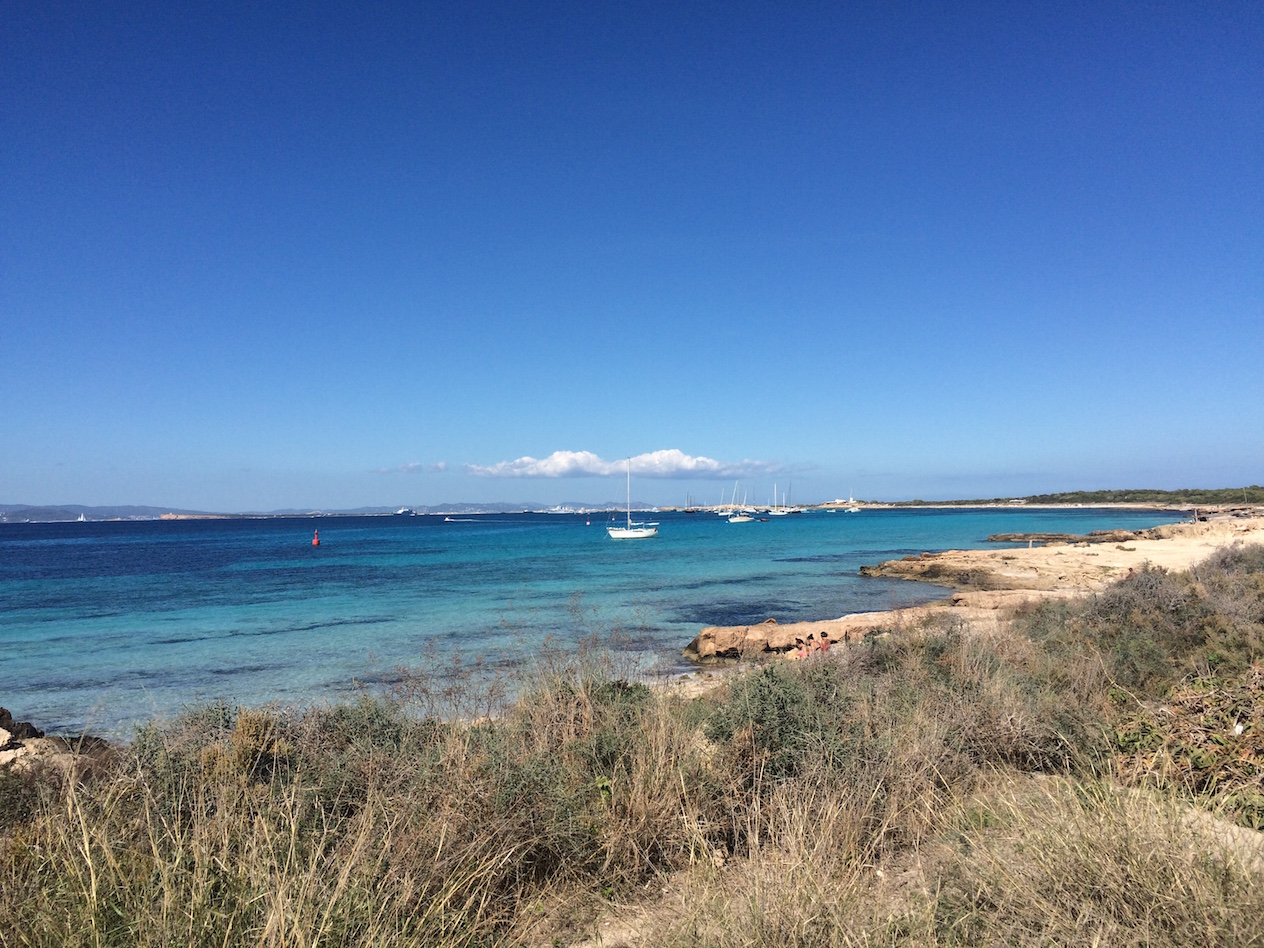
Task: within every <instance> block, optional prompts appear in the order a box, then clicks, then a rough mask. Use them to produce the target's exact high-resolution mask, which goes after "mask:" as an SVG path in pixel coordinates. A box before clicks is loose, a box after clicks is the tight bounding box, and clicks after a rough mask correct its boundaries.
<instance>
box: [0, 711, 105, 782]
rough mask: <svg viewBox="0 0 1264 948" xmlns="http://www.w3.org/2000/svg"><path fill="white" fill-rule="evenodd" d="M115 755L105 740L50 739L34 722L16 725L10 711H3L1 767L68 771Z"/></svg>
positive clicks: (0, 715) (0, 717)
mask: <svg viewBox="0 0 1264 948" xmlns="http://www.w3.org/2000/svg"><path fill="white" fill-rule="evenodd" d="M110 751H111V746H110V743H109V742H108V741H106V740H104V739H103V738H100V737H93V736H91V735H90V734H83V735H80V736H79V737H59V736H48V735H46V734H45V733H44V732H43V731H41V730H40V729H39V728H37V727H36V726H35V725H34V724H32V723H31V722H30V721H15V720H14V719H13V715H12V714H11V713H10V712H9V709H8V708H0V767H9V768H12V769H13V770H15V771H17V772H22V771H26V770H29V769H31V768H33V767H36V766H42V765H52V766H54V767H57V768H58V769H61V770H64V771H71V770H74V769H76V768H77V767H78V766H79V765H80V764H81V763H85V762H93V761H97V760H100V759H101V758H102V757H103V756H105V755H106V754H108V753H109V752H110Z"/></svg>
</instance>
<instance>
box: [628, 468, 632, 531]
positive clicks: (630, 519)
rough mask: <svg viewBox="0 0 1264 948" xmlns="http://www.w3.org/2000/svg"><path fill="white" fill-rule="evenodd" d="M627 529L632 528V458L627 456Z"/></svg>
mask: <svg viewBox="0 0 1264 948" xmlns="http://www.w3.org/2000/svg"><path fill="white" fill-rule="evenodd" d="M628 529H629V530H631V529H632V459H631V458H628Z"/></svg>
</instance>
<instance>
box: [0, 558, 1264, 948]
mask: <svg viewBox="0 0 1264 948" xmlns="http://www.w3.org/2000/svg"><path fill="white" fill-rule="evenodd" d="M1262 661H1264V547H1260V546H1240V545H1239V546H1236V547H1231V548H1227V549H1225V550H1223V551H1221V552H1220V553H1218V554H1216V555H1215V556H1213V557H1212V558H1210V559H1209V560H1207V561H1205V562H1203V563H1201V564H1200V565H1198V566H1197V567H1196V568H1194V569H1193V570H1191V571H1189V572H1188V573H1179V574H1178V573H1169V572H1165V571H1163V570H1160V569H1156V568H1146V569H1142V570H1139V571H1137V572H1135V573H1134V574H1133V575H1131V576H1129V577H1128V578H1126V579H1123V580H1121V581H1119V582H1117V583H1115V584H1113V585H1111V586H1109V587H1108V588H1106V589H1105V590H1104V591H1103V592H1101V593H1099V594H1097V595H1095V596H1092V597H1089V598H1086V599H1082V600H1065V599H1064V600H1056V601H1046V602H1043V603H1040V604H1038V605H1035V606H1031V607H1028V608H1026V609H1024V610H1023V611H1021V612H1020V613H1019V614H1017V615H1016V616H1015V617H1014V618H1013V620H1012V621H1011V622H1009V623H1007V624H1003V625H1002V626H1001V627H1000V628H999V630H997V629H993V630H990V631H986V632H983V631H980V630H978V629H972V628H970V627H969V626H967V625H965V624H964V623H962V622H961V621H960V620H959V619H955V618H954V617H953V616H952V615H951V614H950V613H949V614H944V613H939V614H936V615H935V616H933V617H932V618H929V619H927V620H926V621H924V622H921V623H918V624H915V625H905V626H900V625H896V626H893V627H892V628H890V629H887V630H884V631H883V632H881V633H879V634H877V635H873V636H871V637H870V638H869V639H868V640H867V641H865V642H864V643H862V644H858V645H852V646H848V647H837V648H835V649H833V650H831V652H829V653H828V654H824V655H817V656H813V657H811V658H810V659H808V660H806V661H802V662H790V661H785V660H774V661H770V662H769V663H767V664H763V665H758V666H754V667H751V668H748V669H745V670H743V671H741V672H738V673H735V674H733V675H731V676H729V677H727V678H724V679H723V680H722V681H720V683H719V684H718V685H717V686H716V687H715V688H712V689H710V690H709V691H705V692H703V693H701V694H696V693H693V692H690V691H687V690H684V689H682V688H680V687H676V686H671V685H664V686H663V687H650V686H647V685H646V684H644V683H641V682H640V681H637V680H636V678H635V676H634V675H633V674H632V673H631V670H630V669H629V668H627V667H624V666H623V665H621V664H620V662H621V658H620V653H618V652H617V651H603V650H602V649H600V648H597V647H592V648H585V649H582V650H580V651H579V652H577V653H558V654H551V655H548V656H545V657H544V658H543V659H542V660H541V662H540V664H539V665H538V666H537V667H536V668H534V669H532V670H531V672H530V673H529V674H526V675H525V676H524V677H523V678H522V680H514V681H508V682H506V681H498V682H490V683H489V682H486V681H484V680H482V679H480V678H479V677H478V676H471V675H462V674H460V673H458V674H457V676H456V678H455V679H453V678H452V677H451V676H449V675H447V674H446V673H444V672H441V671H440V670H438V669H436V668H434V667H427V668H418V669H411V670H408V671H407V673H406V674H404V675H402V676H401V678H400V680H399V682H398V683H397V685H396V687H395V689H394V690H393V691H392V692H391V693H390V694H381V695H368V694H366V695H363V696H362V697H360V699H359V700H357V701H354V702H350V703H347V704H343V705H338V706H333V707H315V708H307V709H291V708H253V709H239V708H233V707H229V706H225V705H208V706H203V707H200V708H197V709H193V710H190V711H188V712H186V713H185V714H184V715H182V716H181V717H179V718H178V719H177V720H175V721H171V722H166V723H155V724H152V725H149V726H147V727H145V728H143V729H141V730H140V731H139V732H138V733H137V735H136V737H135V739H134V740H133V741H132V742H131V743H130V745H128V746H127V747H124V748H120V749H118V750H117V751H116V753H114V754H113V755H112V757H110V758H108V759H98V760H97V761H95V762H94V763H93V764H92V765H91V767H88V768H87V769H81V770H66V769H61V768H58V767H56V766H54V765H53V764H47V765H45V766H44V767H43V768H42V769H41V768H32V769H28V770H25V771H22V772H18V771H16V770H9V771H0V945H5V946H8V945H94V946H96V945H136V944H140V945H149V944H152V945H168V944H190V945H203V944H205V945H212V944H214V945H239V944H240V945H245V944H252V945H254V944H264V945H278V946H280V945H296V946H307V945H312V946H314V945H352V944H356V945H359V944H374V945H413V944H419V945H452V946H474V945H492V944H513V945H564V944H581V943H587V944H598V943H602V944H607V945H610V944H646V945H649V944H654V945H668V946H671V945H679V946H684V945H707V946H717V948H719V946H725V948H727V946H739V945H754V944H760V945H777V946H842V945H859V944H896V945H922V944H931V945H935V944H939V945H993V944H1024V945H1036V944H1112V945H1142V944H1145V945H1173V946H1175V945H1253V944H1259V943H1261V941H1262V940H1264V934H1261V929H1260V923H1259V919H1260V918H1261V917H1262V916H1264V848H1261V844H1260V842H1259V834H1258V832H1257V831H1258V830H1260V829H1261V828H1262V827H1264V664H1261V662H1262ZM454 680H455V682H456V684H455V685H454V684H453V681H454ZM489 712H492V713H489ZM594 932H602V933H603V940H602V941H600V942H598V941H593V940H591V939H592V938H593V933H594Z"/></svg>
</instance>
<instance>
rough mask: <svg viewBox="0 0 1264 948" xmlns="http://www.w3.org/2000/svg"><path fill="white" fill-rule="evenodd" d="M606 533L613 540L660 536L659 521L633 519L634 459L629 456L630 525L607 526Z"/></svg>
mask: <svg viewBox="0 0 1264 948" xmlns="http://www.w3.org/2000/svg"><path fill="white" fill-rule="evenodd" d="M606 533H608V534H610V539H612V540H644V539H645V538H647V537H656V536H658V524H657V523H642V522H639V521H638V522H635V523H634V522H633V520H632V459H631V458H628V525H627V526H626V527H606Z"/></svg>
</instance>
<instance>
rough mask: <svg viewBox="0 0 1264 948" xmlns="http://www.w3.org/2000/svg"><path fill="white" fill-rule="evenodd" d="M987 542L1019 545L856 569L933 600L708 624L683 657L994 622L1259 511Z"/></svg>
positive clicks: (1186, 548)
mask: <svg viewBox="0 0 1264 948" xmlns="http://www.w3.org/2000/svg"><path fill="white" fill-rule="evenodd" d="M988 539H989V540H998V541H1002V542H1011V543H1021V542H1027V543H1028V544H1029V546H1028V547H1026V548H1022V547H1020V548H1009V549H1000V550H947V551H944V552H942V553H922V554H920V555H918V556H906V557H904V558H903V559H899V560H887V561H886V562H883V563H879V564H877V565H876V566H863V567H861V569H860V574H861V575H862V576H881V577H887V578H893V579H908V580H914V581H918V582H926V583H933V584H936V585H940V586H944V587H946V592H947V593H948V595H947V596H946V598H945V599H944V600H942V601H940V602H934V603H931V604H929V605H926V606H915V607H912V608H907V609H896V610H892V611H889V612H869V613H862V614H858V615H851V616H844V617H842V618H840V619H828V620H823V621H818V622H795V623H790V624H785V625H781V624H778V623H777V622H775V621H774V620H772V619H768V620H766V621H765V622H761V623H757V624H754V625H738V626H709V627H707V628H705V629H703V630H702V631H701V632H699V633H698V636H697V637H696V638H695V639H694V640H693V641H692V642H690V643H689V645H687V646H686V647H685V650H684V652H683V654H684V656H685V657H686V658H689V659H692V660H693V661H696V662H700V663H704V664H705V663H714V662H723V661H740V660H743V659H756V658H761V657H771V656H774V655H777V654H784V653H789V652H790V651H791V650H792V649H793V648H794V643H795V639H796V638H803V639H806V638H807V636H808V635H809V634H812V635H815V636H816V637H817V638H818V639H819V638H820V636H821V634H822V633H825V634H827V635H829V637H830V639H831V640H832V641H835V642H841V643H856V642H860V641H863V640H864V639H865V638H866V637H867V636H869V635H872V634H875V633H882V632H886V631H891V630H898V629H899V628H901V627H905V626H909V625H913V624H916V623H919V622H922V621H924V620H925V619H926V618H927V617H928V616H930V615H932V614H935V613H939V612H944V611H949V610H950V611H952V612H953V614H954V615H956V616H958V617H959V618H961V619H962V620H964V621H966V622H968V623H970V624H971V626H972V627H980V626H983V627H987V626H995V625H998V624H999V623H1000V622H1001V621H1003V620H1004V619H1007V618H1008V617H1009V616H1012V615H1013V613H1014V611H1015V610H1016V609H1018V608H1021V607H1023V606H1025V605H1029V604H1030V603H1032V602H1033V601H1035V600H1039V599H1046V598H1072V597H1079V596H1084V595H1090V594H1092V593H1093V592H1096V591H1097V590H1100V589H1102V588H1103V587H1105V586H1106V585H1107V584H1109V583H1111V582H1114V581H1115V580H1117V579H1122V578H1123V577H1125V576H1127V575H1128V574H1129V573H1130V572H1134V571H1136V570H1139V569H1142V568H1143V567H1145V566H1147V565H1149V566H1158V567H1162V568H1164V569H1168V570H1187V569H1189V568H1190V567H1192V566H1194V565H1195V564H1196V563H1198V562H1200V561H1201V560H1204V559H1206V558H1207V557H1208V556H1210V555H1211V554H1212V553H1213V552H1215V551H1216V550H1217V549H1219V548H1220V547H1223V546H1228V545H1230V544H1232V543H1236V542H1262V541H1264V511H1261V510H1259V509H1255V510H1251V511H1240V510H1235V511H1233V512H1224V513H1210V514H1208V515H1206V516H1200V517H1199V519H1198V520H1196V521H1192V522H1188V523H1174V524H1166V525H1164V526H1160V527H1153V528H1151V529H1148V530H1137V531H1130V530H1110V531H1100V532H1097V533H1090V534H1087V535H1085V536H1071V535H1062V534H1005V535H1001V536H997V537H989V538H988ZM1037 544H1040V545H1039V546H1038V545H1037Z"/></svg>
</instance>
